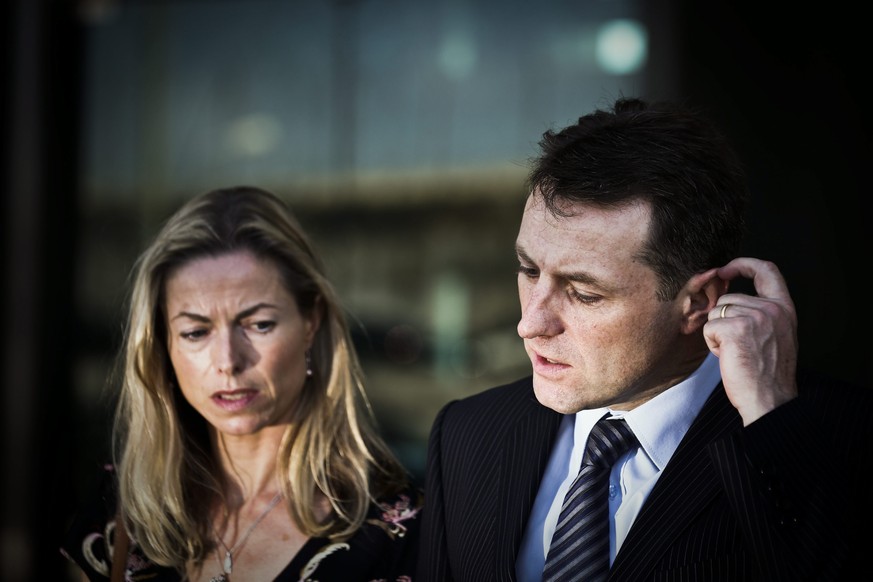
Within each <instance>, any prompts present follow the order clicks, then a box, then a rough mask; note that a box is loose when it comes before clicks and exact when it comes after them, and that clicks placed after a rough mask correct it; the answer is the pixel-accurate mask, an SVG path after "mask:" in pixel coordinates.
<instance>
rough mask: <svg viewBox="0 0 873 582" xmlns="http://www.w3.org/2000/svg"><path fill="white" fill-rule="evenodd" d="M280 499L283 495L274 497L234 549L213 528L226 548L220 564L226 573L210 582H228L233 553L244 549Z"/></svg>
mask: <svg viewBox="0 0 873 582" xmlns="http://www.w3.org/2000/svg"><path fill="white" fill-rule="evenodd" d="M280 499H282V494H281V493H276V496H275V497H273V500H272V501H270V504H269V505H267V509H265V510H264V512H263V513H262V514H261V515H259V516H258V519H256V520H255V521H254V522H253V523H252V525H250V526H249V529H247V530H246V532H245V533H244V534H243V535H242V537H241V538H240V539H238V540H237V542H236V543H235V544H234V545H233V547H232V548H228V547H227V544H225V543H224V540H223V539H221V536H220V535H218V532H217V531H215V529H214V528H213V530H212V531H213V532H214V533H215V537H216V538H218V542H219V543H220V544H221V545H222V547H223V548H224V563H223V564H221V561H220V560H219V563H220V564H221V565H222V568H223V570H224V572H222V573H221V574H219V575H218V576H215V577H214V578H212V579H211V580H210V581H209V582H228V577H227V575H228V574H230V573H231V572H233V553H234V552H235V551H237V550H238V549H240V548H241V547H242V545H243V544H244V543H245V541H246V540H247V539H248V538H249V535H250V534H251V533H252V531H254V529H255V528H256V527H257V526H258V524H259V523H261V520H262V519H264V518H265V517H267V514H268V513H270V510H271V509H273V508H274V507H276V504H277V503H279V500H280ZM216 558H217V556H216Z"/></svg>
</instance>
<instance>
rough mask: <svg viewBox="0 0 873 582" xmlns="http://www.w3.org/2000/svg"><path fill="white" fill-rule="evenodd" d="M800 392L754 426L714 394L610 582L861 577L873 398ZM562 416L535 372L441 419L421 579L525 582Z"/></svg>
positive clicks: (447, 410) (830, 385) (810, 385)
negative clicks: (521, 560) (530, 536)
mask: <svg viewBox="0 0 873 582" xmlns="http://www.w3.org/2000/svg"><path fill="white" fill-rule="evenodd" d="M798 384H799V387H800V396H799V397H798V398H795V399H794V400H792V401H791V402H789V403H787V404H785V405H783V406H781V407H779V408H777V409H776V410H774V411H772V412H771V413H769V414H767V415H765V416H764V417H762V418H760V419H758V421H756V422H754V423H752V424H750V425H749V426H748V427H745V428H743V426H742V422H741V419H740V416H739V414H738V413H737V411H736V410H735V409H734V408H733V406H732V405H731V403H730V401H729V400H728V399H727V396H726V394H725V392H724V389H723V387H722V386H719V387H717V388H716V389H715V390H714V391H713V394H712V396H711V397H710V398H709V400H708V401H707V402H706V404H705V405H704V407H703V409H702V410H701V412H700V414H699V415H698V417H697V418H696V419H695V421H694V422H693V424H692V425H691V427H690V428H689V430H688V433H687V434H686V436H685V438H684V439H683V440H682V442H681V443H680V444H679V447H678V448H677V449H676V452H675V454H674V455H673V457H672V458H671V460H670V462H669V463H668V465H667V466H666V467H665V469H664V471H663V473H662V474H661V476H660V478H659V479H658V482H657V484H656V485H655V487H654V488H653V490H652V492H651V494H650V495H649V498H648V499H647V501H646V503H645V504H644V506H643V507H642V509H641V510H640V513H639V515H638V516H637V518H636V521H635V522H634V524H633V526H632V527H631V530H630V532H629V533H628V536H627V538H626V539H625V541H624V544H623V545H622V547H621V549H620V551H619V553H618V555H617V556H616V558H615V562H614V563H613V566H612V569H611V570H610V580H613V581H614V580H621V581H631V580H640V581H642V580H645V581H653V580H658V581H669V580H676V581H679V580H683V581H693V580H706V581H715V580H730V581H732V582H733V581H741V580H761V581H768V582H769V581H772V580H790V581H792V582H795V581H797V580H843V579H846V580H849V579H853V580H854V579H857V578H855V577H852V576H851V574H852V570H853V569H855V568H857V567H859V566H860V565H861V564H862V563H864V562H862V561H861V557H860V555H859V554H858V551H859V550H858V548H859V546H860V545H862V543H863V542H866V540H869V538H870V536H861V535H859V534H857V533H855V532H858V531H859V530H860V529H861V528H863V529H866V528H868V527H869V526H870V517H871V512H870V506H871V503H870V499H871V498H873V490H870V489H869V488H867V489H862V487H864V486H866V484H865V483H864V482H863V481H862V479H861V473H866V472H867V471H868V470H869V469H870V467H871V465H870V463H871V454H870V453H871V446H873V439H871V428H870V427H871V425H873V417H871V411H873V409H871V398H870V390H869V389H867V388H864V389H859V388H851V387H848V386H843V385H842V384H840V385H838V384H837V383H835V382H832V381H825V380H823V379H822V378H820V377H817V378H809V379H800V378H799V379H798ZM560 419H561V415H560V414H558V413H556V412H554V411H552V410H550V409H548V408H546V407H544V406H542V405H541V404H539V402H537V400H536V397H535V396H534V393H533V386H532V383H531V378H530V377H528V378H525V379H522V380H519V381H517V382H515V383H512V384H508V385H505V386H500V387H497V388H492V389H490V390H486V391H485V392H482V393H480V394H476V395H473V396H470V397H468V398H465V399H463V400H458V401H454V402H451V403H449V404H447V405H446V406H445V407H444V408H443V409H442V410H441V411H440V413H439V414H438V416H437V418H436V420H435V421H434V425H433V428H432V430H431V435H430V442H429V445H428V464H427V478H426V485H425V507H424V516H423V524H422V525H423V528H424V531H423V537H422V545H421V552H420V562H419V568H418V577H417V579H416V582H450V581H469V582H487V581H491V580H515V579H516V576H515V560H516V556H517V554H518V551H519V545H520V542H521V539H522V536H523V533H524V528H525V524H526V523H527V520H528V516H529V514H530V511H531V507H532V505H533V502H534V498H535V497H536V494H537V490H538V487H539V483H540V479H541V477H542V475H543V472H544V470H545V467H546V463H547V462H548V459H549V453H550V450H551V447H552V445H553V442H554V439H555V435H556V432H557V428H558V425H559V423H560ZM864 545H867V544H864ZM862 549H864V550H866V548H862ZM866 551H870V552H873V547H871V548H870V549H869V550H866Z"/></svg>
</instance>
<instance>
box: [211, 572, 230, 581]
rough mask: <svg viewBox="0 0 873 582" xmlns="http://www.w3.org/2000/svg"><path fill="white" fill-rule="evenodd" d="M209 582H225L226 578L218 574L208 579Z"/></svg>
mask: <svg viewBox="0 0 873 582" xmlns="http://www.w3.org/2000/svg"><path fill="white" fill-rule="evenodd" d="M209 582H227V576H225V575H224V574H219V575H218V576H216V577H215V578H210V579H209Z"/></svg>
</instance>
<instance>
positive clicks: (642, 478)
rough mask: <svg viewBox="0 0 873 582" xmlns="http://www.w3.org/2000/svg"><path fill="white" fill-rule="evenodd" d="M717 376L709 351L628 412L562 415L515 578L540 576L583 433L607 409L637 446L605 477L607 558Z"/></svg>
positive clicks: (535, 580)
mask: <svg viewBox="0 0 873 582" xmlns="http://www.w3.org/2000/svg"><path fill="white" fill-rule="evenodd" d="M720 381H721V372H720V370H719V367H718V358H716V357H715V356H714V355H713V354H709V355H708V356H707V357H706V359H705V360H704V361H703V363H702V364H701V365H700V367H699V368H697V370H695V371H694V373H693V374H691V375H690V376H689V377H688V378H686V379H685V380H683V381H682V382H680V383H679V384H676V385H675V386H672V387H671V388H669V389H668V390H665V391H664V392H662V393H661V394H658V395H657V396H655V397H654V398H652V399H651V400H649V401H648V402H646V403H645V404H642V405H640V406H638V407H637V408H635V409H634V410H631V411H629V412H623V411H620V410H611V409H608V408H598V409H595V410H582V411H580V412H577V413H576V414H568V415H565V416H564V418H563V419H562V421H561V425H560V427H559V428H558V435H557V438H556V440H555V444H554V446H553V447H552V452H551V455H550V457H549V462H548V465H547V466H546V470H545V473H544V475H543V480H542V482H541V483H540V488H539V492H538V493H537V497H536V499H535V500H534V504H533V508H532V510H531V515H530V519H529V520H528V523H527V526H526V528H525V532H524V537H523V538H522V541H521V547H520V548H519V553H518V558H517V559H516V574H517V575H518V580H519V582H540V581H541V580H542V574H543V566H544V565H545V562H546V554H547V553H548V551H549V544H550V543H551V541H552V535H553V534H554V532H555V525H556V524H557V522H558V515H559V514H560V513H561V505H562V503H563V501H564V496H565V495H566V493H567V490H568V489H569V488H570V485H571V484H572V483H573V480H574V479H575V478H576V474H577V473H578V472H579V467H580V465H581V464H582V455H583V453H584V452H585V443H586V442H587V441H588V433H589V432H591V429H592V428H593V427H594V425H595V423H597V421H598V420H600V418H601V417H603V415H604V414H606V413H607V412H609V413H611V414H612V416H617V417H624V419H625V420H626V421H627V424H628V426H630V428H631V430H633V431H634V434H635V435H636V437H637V440H639V442H640V446H639V447H636V448H633V449H631V450H630V451H628V452H627V453H625V454H624V455H623V456H622V457H620V458H619V459H618V460H617V461H616V463H615V465H613V467H612V472H611V473H610V477H609V519H610V528H609V546H610V552H609V554H610V558H609V561H610V564H611V563H612V561H613V560H614V559H615V554H616V553H617V552H618V549H619V548H620V547H621V544H622V542H623V541H624V539H625V537H627V533H628V531H629V530H630V528H631V525H632V524H633V522H634V519H635V518H636V516H637V514H638V513H639V511H640V508H641V507H642V506H643V502H644V501H645V500H646V498H647V497H648V496H649V492H650V491H651V490H652V487H654V486H655V482H656V481H657V480H658V477H659V476H660V475H661V471H663V470H664V467H665V466H666V465H667V462H668V461H669V460H670V457H672V456H673V453H674V452H675V451H676V447H678V446H679V441H681V440H682V438H683V437H684V436H685V433H686V432H687V431H688V427H689V426H691V423H692V421H693V420H694V419H695V418H696V417H697V414H698V413H699V412H700V409H701V408H702V407H703V404H704V402H705V401H706V399H707V398H709V395H710V394H711V393H712V390H713V389H714V388H715V387H716V386H717V385H718V383H719V382H720Z"/></svg>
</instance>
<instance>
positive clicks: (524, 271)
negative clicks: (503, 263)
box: [518, 265, 540, 278]
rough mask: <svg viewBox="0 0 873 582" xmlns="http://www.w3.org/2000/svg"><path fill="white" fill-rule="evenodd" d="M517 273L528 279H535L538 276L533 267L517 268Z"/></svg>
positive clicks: (521, 266) (520, 266)
mask: <svg viewBox="0 0 873 582" xmlns="http://www.w3.org/2000/svg"><path fill="white" fill-rule="evenodd" d="M518 273H519V274H521V275H524V276H525V277H528V278H532V277H536V276H538V275H539V274H540V272H539V271H538V270H537V269H535V268H533V267H525V266H524V265H519V266H518Z"/></svg>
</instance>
